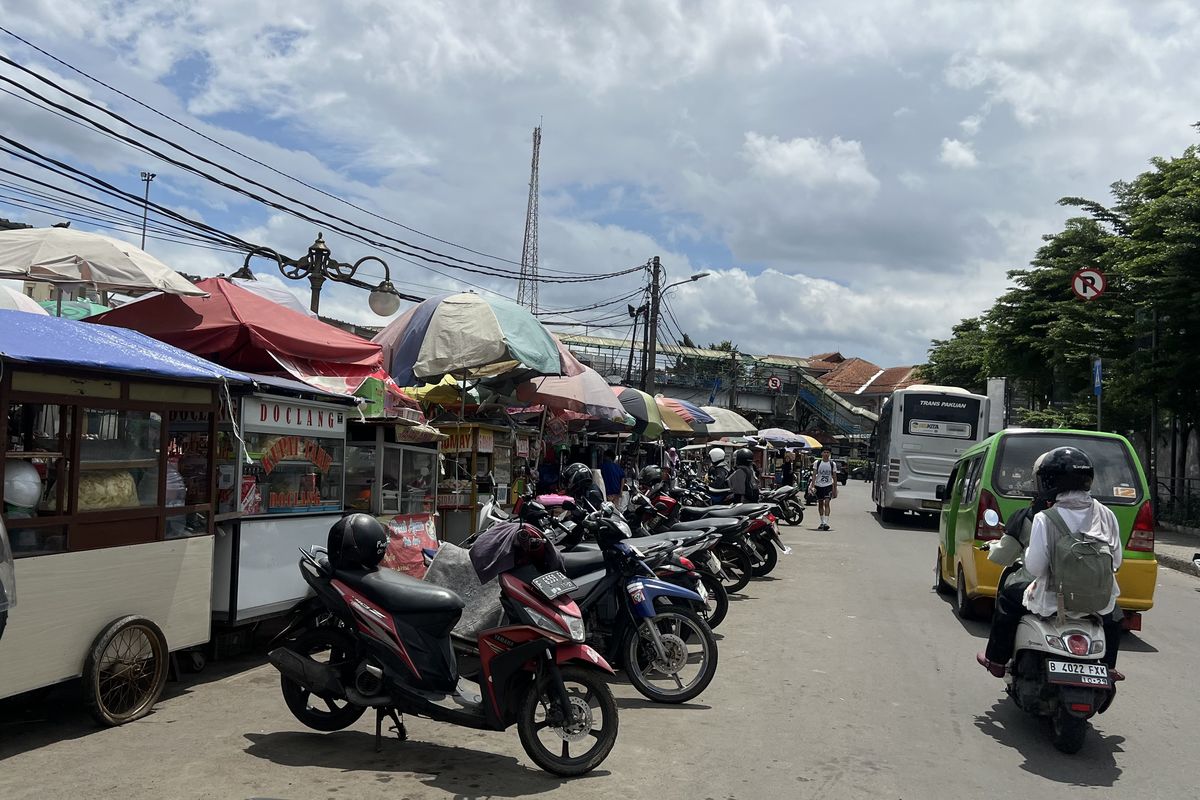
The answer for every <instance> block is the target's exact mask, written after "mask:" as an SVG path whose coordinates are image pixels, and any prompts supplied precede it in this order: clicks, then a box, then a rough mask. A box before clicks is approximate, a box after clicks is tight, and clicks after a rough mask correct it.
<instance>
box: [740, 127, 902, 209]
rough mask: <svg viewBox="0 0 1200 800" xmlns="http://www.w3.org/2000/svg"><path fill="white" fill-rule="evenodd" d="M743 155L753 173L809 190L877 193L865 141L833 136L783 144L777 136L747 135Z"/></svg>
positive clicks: (750, 133) (876, 185)
mask: <svg viewBox="0 0 1200 800" xmlns="http://www.w3.org/2000/svg"><path fill="white" fill-rule="evenodd" d="M742 155H743V157H744V158H745V159H746V160H747V161H749V162H750V168H751V170H752V171H753V172H754V173H756V174H758V175H761V176H764V177H768V178H784V179H787V180H792V181H795V182H796V183H799V184H801V185H803V186H807V187H809V188H816V187H821V186H846V187H852V188H855V189H859V190H861V191H863V192H866V193H867V194H874V193H875V192H876V191H877V190H878V189H879V179H878V178H876V177H875V176H874V175H872V174H871V170H870V168H869V167H868V166H867V158H866V156H865V155H864V154H863V147H862V142H855V141H846V140H844V139H842V138H841V137H838V136H834V137H833V138H832V139H830V140H829V141H828V142H823V141H821V140H820V139H817V138H797V139H790V140H788V141H780V140H779V138H778V137H775V136H771V137H769V138H768V137H766V136H761V135H759V134H757V133H755V132H753V131H750V132H748V133H747V134H746V140H745V143H744V144H743V145H742Z"/></svg>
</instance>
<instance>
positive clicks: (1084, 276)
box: [1071, 267, 1108, 300]
mask: <svg viewBox="0 0 1200 800" xmlns="http://www.w3.org/2000/svg"><path fill="white" fill-rule="evenodd" d="M1107 288H1108V279H1107V278H1105V277H1104V273H1103V272H1101V271H1100V270H1098V269H1096V268H1094V267H1088V268H1086V269H1081V270H1079V271H1078V272H1076V273H1075V274H1074V275H1072V276H1071V291H1072V292H1074V293H1075V296H1076V297H1078V298H1079V299H1080V300H1095V299H1096V298H1097V297H1099V296H1100V295H1102V294H1104V290H1105V289H1107Z"/></svg>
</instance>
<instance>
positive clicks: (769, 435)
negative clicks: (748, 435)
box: [758, 428, 811, 447]
mask: <svg viewBox="0 0 1200 800" xmlns="http://www.w3.org/2000/svg"><path fill="white" fill-rule="evenodd" d="M758 438H759V439H762V440H763V441H767V442H770V443H771V444H773V445H775V446H776V447H810V446H811V445H810V444H809V441H808V437H805V436H801V435H800V434H798V433H792V432H791V431H788V430H784V429H783V428H763V429H762V430H760V431H759V432H758Z"/></svg>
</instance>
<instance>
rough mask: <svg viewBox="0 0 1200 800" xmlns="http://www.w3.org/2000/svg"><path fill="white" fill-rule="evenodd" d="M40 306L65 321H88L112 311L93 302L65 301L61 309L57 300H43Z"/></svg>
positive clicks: (39, 303)
mask: <svg viewBox="0 0 1200 800" xmlns="http://www.w3.org/2000/svg"><path fill="white" fill-rule="evenodd" d="M38 305H39V306H41V307H42V308H44V309H45V310H46V313H47V314H49V315H50V316H52V317H63V318H64V319H86V318H87V317H92V316H95V315H96V314H103V313H104V312H105V311H112V308H111V307H110V306H102V305H100V304H99V303H93V302H92V301H91V300H63V301H62V308H61V309H60V308H59V302H58V301H57V300H42V301H39V302H38ZM60 311H61V313H60Z"/></svg>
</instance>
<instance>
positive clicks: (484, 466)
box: [437, 421, 517, 543]
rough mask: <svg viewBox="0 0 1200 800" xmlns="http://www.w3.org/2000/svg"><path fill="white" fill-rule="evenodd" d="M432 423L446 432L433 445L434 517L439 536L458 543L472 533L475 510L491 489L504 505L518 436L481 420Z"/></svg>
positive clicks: (511, 430)
mask: <svg viewBox="0 0 1200 800" xmlns="http://www.w3.org/2000/svg"><path fill="white" fill-rule="evenodd" d="M437 427H438V430H440V431H441V432H442V433H444V434H446V435H447V438H446V439H445V440H443V441H442V442H440V443H439V444H438V451H439V453H440V454H441V456H442V479H441V481H440V482H439V484H438V494H437V509H438V516H439V518H440V520H441V526H442V538H443V539H444V540H445V541H448V542H454V543H458V542H461V541H462V540H463V539H465V538H467V537H468V536H470V535H471V534H472V533H474V532H475V528H476V523H477V517H478V515H479V508H480V507H481V506H482V505H483V503H484V502H486V499H487V498H488V497H490V496H491V494H492V490H493V489H495V492H496V496H497V498H498V499H499V501H500V503H501V505H507V504H508V502H509V489H510V488H511V487H512V483H513V477H514V473H513V458H514V451H515V449H516V444H517V441H516V439H517V437H516V436H515V434H514V431H513V429H512V428H511V427H505V426H502V425H492V424H488V423H484V422H469V421H467V422H464V421H459V422H445V423H438V425H437Z"/></svg>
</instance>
